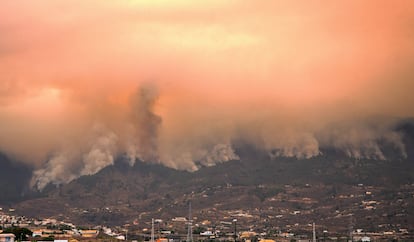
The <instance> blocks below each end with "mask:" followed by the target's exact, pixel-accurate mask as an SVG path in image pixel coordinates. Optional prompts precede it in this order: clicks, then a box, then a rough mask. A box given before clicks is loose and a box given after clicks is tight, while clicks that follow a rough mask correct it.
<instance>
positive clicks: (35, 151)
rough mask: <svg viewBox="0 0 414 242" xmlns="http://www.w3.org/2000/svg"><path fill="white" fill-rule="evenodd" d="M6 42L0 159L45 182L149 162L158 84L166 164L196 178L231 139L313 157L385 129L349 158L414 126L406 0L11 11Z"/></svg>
mask: <svg viewBox="0 0 414 242" xmlns="http://www.w3.org/2000/svg"><path fill="white" fill-rule="evenodd" d="M0 36H1V37H0V150H2V151H3V152H6V153H8V154H9V155H12V156H16V157H17V158H19V159H20V160H23V161H24V162H29V163H31V164H35V166H36V167H38V168H39V169H44V170H43V173H41V172H39V174H40V175H39V176H41V175H45V174H46V173H47V172H49V173H53V172H52V171H49V170H48V169H49V168H47V167H49V166H52V165H50V164H52V163H53V162H62V163H63V164H67V163H71V164H72V165H71V167H72V168H71V169H73V170H74V171H77V172H78V171H79V170H81V173H82V171H83V172H84V173H85V174H86V173H88V171H84V170H85V169H86V170H88V169H89V168H90V167H92V168H91V170H93V171H94V170H96V169H98V168H100V167H101V166H105V165H107V164H110V163H111V159H110V158H108V156H110V157H112V158H113V157H114V156H115V155H116V154H119V153H125V152H127V153H128V154H130V155H131V156H133V157H135V156H137V157H140V153H142V152H144V151H143V150H142V149H141V150H140V148H139V146H140V144H141V146H142V145H143V142H144V141H143V140H140V138H137V132H138V133H140V132H139V130H140V129H146V127H140V126H139V125H137V124H136V123H134V122H135V121H134V120H133V118H131V113H133V112H134V111H133V110H132V109H133V106H132V105H131V99H132V96H133V95H134V94H136V93H137V90H139V89H140V88H141V87H142V86H145V85H147V84H148V83H151V85H153V86H155V87H156V89H157V96H156V97H154V100H156V101H155V106H154V107H150V109H151V111H153V112H154V113H155V114H156V115H158V116H160V118H161V119H162V122H161V124H160V125H159V127H158V128H157V134H156V135H157V137H156V143H157V144H156V146H157V151H156V152H157V153H158V154H157V157H158V159H159V161H160V162H163V163H165V164H167V165H169V166H171V167H176V168H182V169H190V170H191V169H195V167H194V160H197V159H204V158H205V157H206V156H208V155H209V154H210V153H211V152H212V150H213V151H214V152H216V151H215V150H214V149H215V148H214V147H215V145H217V144H226V145H230V146H231V140H233V139H234V138H235V137H243V138H244V139H249V140H252V142H253V143H255V144H257V145H258V146H263V147H265V148H266V149H269V150H271V149H282V150H285V151H286V152H285V153H284V155H288V156H298V157H302V156H304V157H310V156H313V155H317V154H318V151H319V147H320V146H322V145H323V142H324V140H325V141H326V140H331V139H336V138H335V137H331V136H332V135H330V133H331V131H332V130H331V129H332V128H330V129H327V128H326V127H332V125H333V127H335V125H334V124H341V127H342V128H341V129H340V130H342V129H343V130H344V131H343V132H348V133H349V132H350V131H349V130H350V129H351V128H344V127H356V128H352V129H357V130H359V129H365V128H364V127H365V126H366V124H365V120H373V119H374V118H373V117H375V119H374V120H376V121H375V122H377V123H381V125H378V126H379V127H381V128H378V129H376V130H372V131H367V132H368V134H367V135H365V136H364V137H357V138H355V137H354V136H352V137H353V138H350V139H349V140H343V141H341V142H342V143H341V142H339V144H338V146H340V147H342V146H347V142H349V143H352V142H353V141H354V140H355V139H357V140H358V142H360V141H361V140H366V139H368V140H375V139H376V138H378V137H382V135H384V134H385V133H386V132H388V131H386V130H387V129H386V128H384V127H386V126H387V124H386V123H387V122H385V121H383V120H389V119H390V118H391V119H392V118H395V117H412V116H413V115H414V111H413V110H414V109H413V108H412V106H413V104H414V97H413V95H412V94H411V92H412V90H414V81H413V77H414V71H413V68H412V65H413V60H414V45H413V44H412V43H414V2H413V1H408V0H407V1H403V0H401V1H393V2H390V1H379V0H375V1H374V0H372V1H356V0H355V1H316V2H312V3H311V2H308V1H263V2H258V1H230V0H229V1H218V0H217V1H208V2H201V1H185V0H176V1H171V0H170V1H167V0H151V1H149V0H148V1H147V0H125V1H98V0H90V1H83V0H82V1H81V0H75V1H62V0H57V1H56V0H53V1H52V0H45V1H24V0H17V1H2V2H1V3H0ZM378 119H380V120H378ZM369 122H372V121H369ZM382 123H384V124H382ZM96 127H98V128H96ZM96 130H98V131H96ZM321 130H327V131H326V132H322V131H321ZM347 130H348V131H347ZM108 134H109V135H108ZM339 136H341V137H348V136H347V135H339ZM99 137H113V138H114V137H116V138H114V140H111V141H108V140H105V139H100V138H99ZM321 137H323V138H321ZM349 137H351V136H349ZM141 139H142V138H141ZM102 140H103V141H102ZM358 142H356V143H358ZM78 146H80V147H82V148H80V147H78ZM351 146H352V145H351ZM85 147H86V148H85ZM96 147H98V148H96ZM74 150H75V151H74ZM95 150H98V151H99V152H100V153H99V152H98V153H99V155H100V156H98V157H99V159H98V161H93V162H96V164H95V165H94V163H93V162H92V165H91V164H89V163H88V162H89V160H93V159H92V158H90V159H89V158H88V157H92V155H90V154H95V153H94V152H93V151H95ZM374 150H375V149H374ZM220 152H221V151H220ZM222 152H224V153H225V152H230V153H231V149H230V151H222ZM359 152H360V153H361V152H362V153H364V151H359ZM69 153H70V154H71V155H67V154H69ZM144 153H145V152H144ZM351 153H352V152H351ZM374 153H375V152H374ZM56 154H58V155H56ZM220 154H222V153H220ZM366 154H370V152H368V153H366ZM141 155H142V154H141ZM227 155H229V156H231V154H227ZM54 156H56V157H61V158H62V157H64V158H62V159H60V161H53V162H51V161H50V160H53V158H50V157H54ZM141 158H142V157H141ZM217 159H218V161H219V162H220V161H224V160H226V159H220V158H217ZM57 160H59V159H57ZM61 160H63V161H61ZM77 160H79V161H77ZM73 164H76V165H73ZM42 167H46V168H42ZM50 169H52V168H50ZM52 170H53V169H52ZM98 170H99V169H98ZM41 171H42V170H41ZM74 173H76V172H74ZM78 173H79V172H78ZM51 179H52V178H51ZM52 180H53V179H52ZM67 180H70V178H67Z"/></svg>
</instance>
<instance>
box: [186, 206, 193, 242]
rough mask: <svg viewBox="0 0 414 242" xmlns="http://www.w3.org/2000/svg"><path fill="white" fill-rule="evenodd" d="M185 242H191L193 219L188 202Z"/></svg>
mask: <svg viewBox="0 0 414 242" xmlns="http://www.w3.org/2000/svg"><path fill="white" fill-rule="evenodd" d="M187 242H193V218H192V216H191V201H190V202H189V209H188V230H187Z"/></svg>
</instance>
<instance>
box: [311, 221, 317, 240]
mask: <svg viewBox="0 0 414 242" xmlns="http://www.w3.org/2000/svg"><path fill="white" fill-rule="evenodd" d="M312 232H313V236H312V241H313V242H316V230H315V223H312Z"/></svg>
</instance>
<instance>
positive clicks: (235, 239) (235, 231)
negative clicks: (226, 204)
mask: <svg viewBox="0 0 414 242" xmlns="http://www.w3.org/2000/svg"><path fill="white" fill-rule="evenodd" d="M233 223H234V235H233V237H234V242H236V241H237V219H233Z"/></svg>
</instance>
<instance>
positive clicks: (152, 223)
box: [151, 219, 154, 242]
mask: <svg viewBox="0 0 414 242" xmlns="http://www.w3.org/2000/svg"><path fill="white" fill-rule="evenodd" d="M151 242H154V219H152V220H151Z"/></svg>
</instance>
